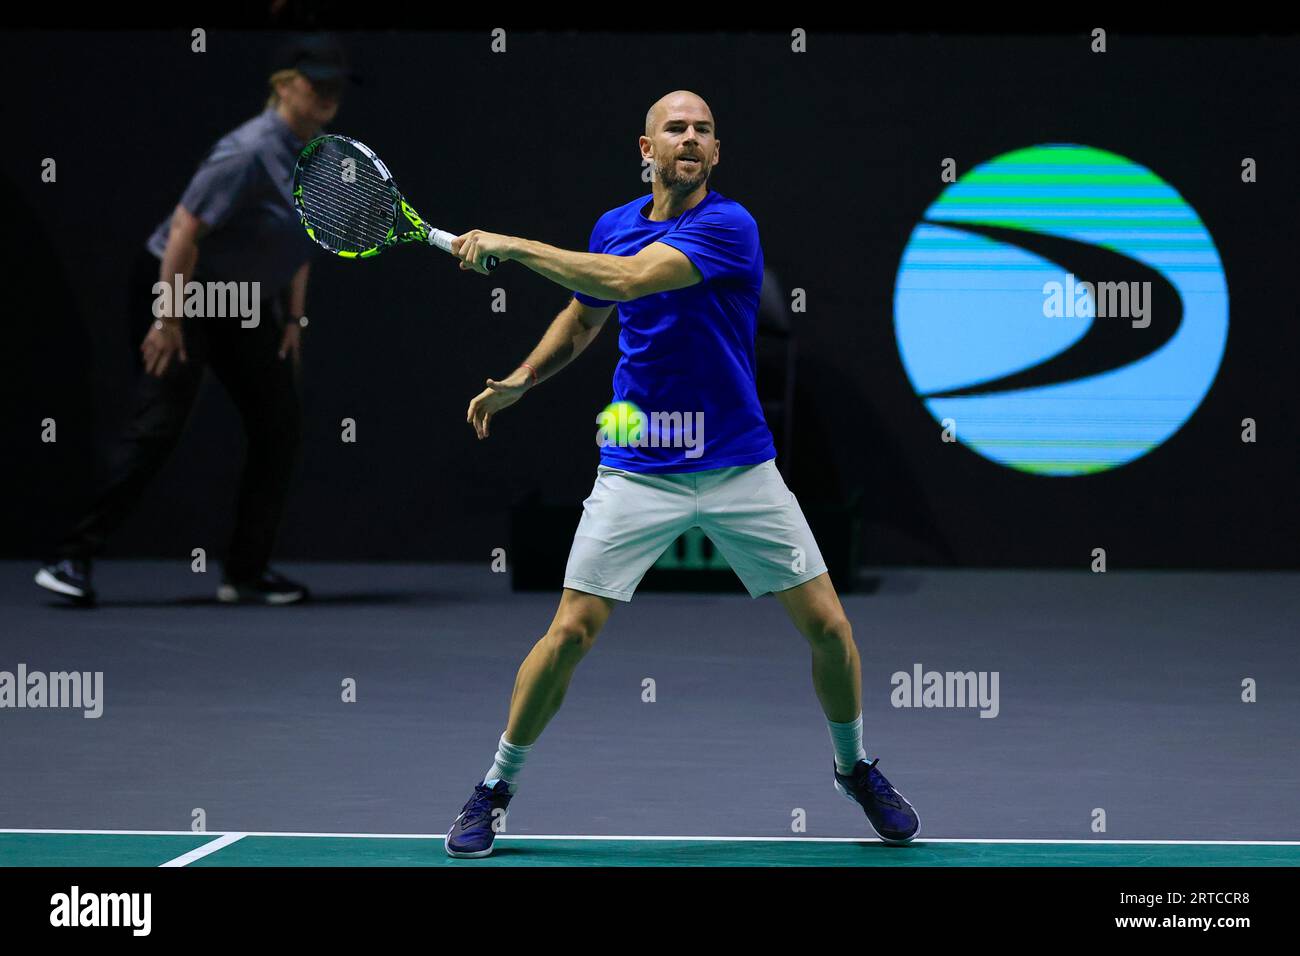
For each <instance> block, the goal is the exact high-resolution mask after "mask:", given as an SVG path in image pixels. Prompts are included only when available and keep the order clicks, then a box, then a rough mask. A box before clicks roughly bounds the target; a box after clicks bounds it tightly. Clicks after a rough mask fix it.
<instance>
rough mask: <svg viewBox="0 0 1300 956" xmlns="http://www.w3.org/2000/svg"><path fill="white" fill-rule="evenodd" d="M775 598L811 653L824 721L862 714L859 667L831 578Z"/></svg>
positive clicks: (826, 576)
mask: <svg viewBox="0 0 1300 956" xmlns="http://www.w3.org/2000/svg"><path fill="white" fill-rule="evenodd" d="M776 597H777V600H779V601H780V602H781V605H782V606H783V607H784V608H785V609H786V612H787V613H788V614H789V615H790V620H792V621H793V622H794V626H795V627H796V628H798V629H799V633H800V634H802V635H803V636H804V639H805V640H807V642H808V646H809V648H810V649H811V651H812V676H813V688H814V689H815V690H816V692H817V699H818V700H819V701H821V705H822V710H823V711H824V712H825V713H826V718H827V719H828V720H833V721H837V722H843V721H850V720H856V719H857V717H858V715H859V714H860V713H861V712H862V664H861V661H860V659H859V657H858V646H857V644H855V643H854V641H853V627H852V625H850V624H849V619H848V617H847V615H845V613H844V608H843V607H842V606H841V605H840V599H839V595H837V594H836V593H835V586H834V585H833V584H831V576H830V575H829V574H822V575H819V576H817V577H815V578H813V579H812V580H811V581H805V582H804V583H803V584H800V585H798V586H797V587H793V588H789V589H788V590H785V591H777V592H776Z"/></svg>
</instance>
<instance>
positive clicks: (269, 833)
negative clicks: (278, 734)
mask: <svg viewBox="0 0 1300 956" xmlns="http://www.w3.org/2000/svg"><path fill="white" fill-rule="evenodd" d="M209 832H210V833H211V834H212V835H214V836H217V835H221V836H229V837H233V838H235V839H239V838H241V837H246V836H250V837H311V838H316V839H329V838H335V839H345V840H441V839H443V837H445V836H446V834H445V833H309V832H303V833H297V832H294V831H292V830H239V831H230V832H229V833H227V832H225V831H220V830H216V831H209ZM0 833H51V834H59V833H61V834H69V835H73V836H194V831H193V830H43V829H35V830H22V829H16V830H10V829H4V828H0ZM497 839H498V840H629V841H636V840H642V841H685V842H698V843H710V842H712V843H719V842H720V843H875V842H878V841H877V840H876V839H875V838H874V837H867V836H861V837H786V836H770V837H753V836H620V835H614V834H609V835H596V836H593V835H591V834H585V833H582V834H567V835H565V834H554V835H549V834H540V833H502V834H500V835H499V836H498V837H497ZM230 842H232V843H233V842H234V840H231V841H230ZM912 842H913V843H1011V844H1017V843H1019V844H1031V845H1032V844H1050V845H1063V846H1097V845H1101V846H1300V840H1027V839H971V838H966V837H961V838H955V839H944V838H943V837H926V838H923V839H919V840H913V841H912ZM210 845H211V844H205V845H204V846H205V847H206V846H210ZM199 849H200V850H202V849H204V847H199ZM214 849H215V848H214Z"/></svg>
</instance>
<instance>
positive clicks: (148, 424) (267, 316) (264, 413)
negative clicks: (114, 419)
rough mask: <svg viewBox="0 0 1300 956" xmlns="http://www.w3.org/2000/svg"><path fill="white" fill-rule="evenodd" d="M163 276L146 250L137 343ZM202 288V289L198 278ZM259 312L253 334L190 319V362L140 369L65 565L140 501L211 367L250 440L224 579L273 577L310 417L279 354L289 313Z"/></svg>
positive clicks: (289, 365) (235, 323)
mask: <svg viewBox="0 0 1300 956" xmlns="http://www.w3.org/2000/svg"><path fill="white" fill-rule="evenodd" d="M158 271H159V270H158V260H157V259H156V258H154V257H153V256H152V255H150V254H149V253H148V252H145V253H144V254H143V255H142V256H141V258H140V259H139V260H138V261H137V263H136V265H135V268H134V270H133V274H132V277H131V303H132V305H131V308H132V310H133V316H132V323H131V324H132V330H131V331H132V336H133V341H134V342H135V343H137V344H138V343H139V341H141V340H143V338H144V335H145V333H146V332H147V331H148V326H149V323H150V322H152V321H153V312H152V306H153V301H154V293H153V288H152V287H153V284H154V283H155V282H157V281H158ZM194 280H195V281H200V282H201V281H203V279H202V277H201V276H199V275H196V276H195V277H194ZM259 308H260V311H259V317H260V321H259V323H258V325H257V326H256V327H255V328H244V327H242V325H241V321H240V319H239V318H238V317H237V316H233V317H227V318H186V319H183V320H182V325H181V332H182V335H183V336H184V339H185V349H186V353H187V354H188V357H189V361H188V362H184V363H183V362H181V361H180V359H179V357H177V356H174V357H173V358H172V361H171V364H170V365H169V366H168V369H167V372H166V374H165V375H164V376H163V377H162V378H157V377H155V376H152V375H149V374H146V373H145V372H144V371H143V370H142V371H141V373H140V379H139V382H138V383H137V385H136V393H135V403H134V410H133V412H132V414H131V419H130V422H129V423H128V425H127V426H126V429H125V431H124V432H123V433H122V434H121V435H120V436H119V437H118V439H117V441H116V443H115V444H114V445H113V448H112V451H111V452H110V455H109V461H108V476H107V482H106V484H105V485H104V486H103V487H102V488H101V489H100V490H99V492H98V494H97V495H96V497H95V500H94V503H93V504H92V506H91V508H90V511H89V512H88V513H87V514H86V515H85V516H84V517H83V518H82V520H81V521H80V522H79V523H78V524H77V526H76V528H75V529H74V530H73V532H72V533H71V534H70V535H69V536H68V537H67V538H65V539H64V540H63V541H62V542H61V544H60V545H59V548H58V554H59V556H60V557H62V558H91V557H94V556H95V555H97V554H98V553H99V552H100V551H101V550H102V549H103V547H104V543H105V541H106V540H107V538H108V536H109V535H110V534H112V533H113V531H115V530H116V529H117V528H118V526H119V525H121V524H122V522H123V521H124V520H125V519H126V517H127V516H128V515H129V514H130V513H131V512H132V510H133V509H134V508H135V506H136V505H137V504H138V503H139V501H140V498H141V496H142V495H143V494H144V491H145V488H146V487H147V486H148V484H149V482H150V480H151V479H152V478H153V477H154V476H155V475H156V474H157V473H158V470H159V469H160V468H161V467H162V465H163V463H164V462H165V461H166V460H167V457H168V455H170V454H171V452H172V450H173V449H174V448H175V447H176V444H177V442H178V441H179V440H180V437H181V433H182V432H183V431H184V430H185V424H186V422H187V421H188V420H189V417H190V411H191V409H192V408H193V407H194V400H195V398H196V397H197V396H198V392H199V384H200V382H201V381H202V377H203V370H204V368H205V367H207V368H211V369H212V371H213V373H214V374H215V375H216V377H217V379H218V381H220V382H221V384H222V386H223V387H224V388H225V390H226V392H227V393H228V394H229V395H230V397H231V399H232V400H233V401H234V403H235V406H236V407H237V408H238V409H239V414H240V417H241V418H242V420H243V425H244V434H245V437H246V440H247V441H246V460H245V463H244V471H243V475H242V477H241V480H240V483H239V490H238V497H237V504H236V511H235V528H234V534H233V535H232V536H231V539H230V545H229V548H228V550H227V552H226V555H225V572H226V577H227V578H228V579H230V580H233V581H245V580H250V579H252V578H256V577H257V576H259V575H260V574H261V573H262V572H263V571H264V570H265V569H266V566H267V562H268V561H269V560H270V556H271V549H272V547H273V546H274V544H275V536H276V532H277V531H278V529H279V526H280V520H281V518H282V517H283V515H284V506H285V501H286V498H287V496H288V491H289V483H290V479H291V478H292V475H293V469H294V465H295V464H296V462H297V460H298V453H299V449H300V447H301V442H302V438H301V435H302V410H301V403H300V401H299V395H298V385H297V377H296V374H295V369H294V365H293V358H292V357H291V356H290V357H287V358H284V359H281V358H280V357H279V355H278V354H277V353H278V351H279V347H280V337H281V335H282V334H283V329H284V313H283V310H282V308H281V306H280V303H279V302H278V301H276V300H275V299H274V298H266V299H263V300H262V301H261V303H260V307H259ZM142 369H143V366H142ZM195 491H196V492H198V494H204V493H210V492H203V491H199V489H195ZM198 494H196V499H197V498H198Z"/></svg>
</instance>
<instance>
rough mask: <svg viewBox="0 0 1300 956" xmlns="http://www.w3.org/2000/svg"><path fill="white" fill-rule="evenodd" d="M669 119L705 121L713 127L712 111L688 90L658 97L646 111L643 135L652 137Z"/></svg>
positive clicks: (702, 99)
mask: <svg viewBox="0 0 1300 956" xmlns="http://www.w3.org/2000/svg"><path fill="white" fill-rule="evenodd" d="M669 117H676V118H680V119H685V120H693V119H707V120H708V122H709V124H710V125H711V126H712V125H713V111H712V110H711V109H709V104H708V103H706V102H704V98H703V97H701V96H697V95H696V94H694V93H692V92H691V91H690V90H673V91H672V92H671V93H669V94H667V95H665V96H661V97H659V99H657V100H656V101H655V103H654V105H653V106H651V107H650V109H649V110H647V111H646V114H645V134H646V135H647V136H653V135H654V134H655V131H656V130H658V129H660V128H662V126H663V124H664V123H665V122H666V121H667V120H668V118H669Z"/></svg>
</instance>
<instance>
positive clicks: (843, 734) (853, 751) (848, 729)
mask: <svg viewBox="0 0 1300 956" xmlns="http://www.w3.org/2000/svg"><path fill="white" fill-rule="evenodd" d="M826 724H827V726H828V727H830V731H831V743H832V744H834V745H835V769H836V770H838V771H839V772H840V773H842V774H843V775H845V776H848V775H849V774H851V773H852V772H853V765H854V764H856V763H857V762H858V761H859V760H865V759H867V752H866V751H865V750H863V749H862V714H858V719H857V720H851V721H849V722H848V723H844V724H837V723H836V722H835V721H833V720H827V721H826Z"/></svg>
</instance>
